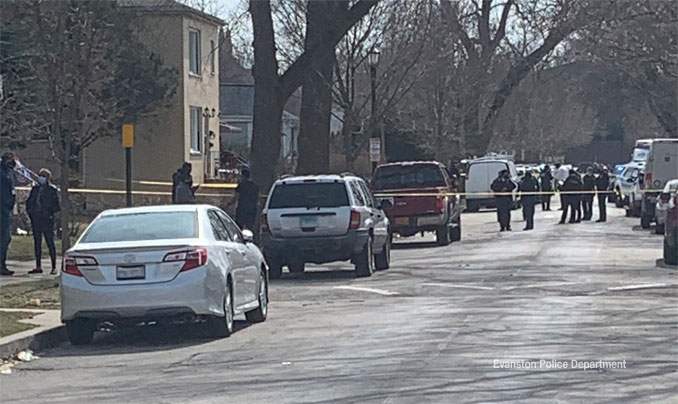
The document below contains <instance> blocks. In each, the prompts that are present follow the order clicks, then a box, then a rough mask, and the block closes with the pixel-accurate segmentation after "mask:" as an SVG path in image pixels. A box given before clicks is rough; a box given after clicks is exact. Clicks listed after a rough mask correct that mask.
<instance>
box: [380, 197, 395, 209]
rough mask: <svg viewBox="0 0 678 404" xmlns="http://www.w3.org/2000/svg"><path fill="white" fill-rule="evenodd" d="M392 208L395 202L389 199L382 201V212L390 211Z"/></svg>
mask: <svg viewBox="0 0 678 404" xmlns="http://www.w3.org/2000/svg"><path fill="white" fill-rule="evenodd" d="M392 207H393V202H391V201H390V200H389V199H382V200H381V201H380V202H379V209H381V210H386V209H390V208H392Z"/></svg>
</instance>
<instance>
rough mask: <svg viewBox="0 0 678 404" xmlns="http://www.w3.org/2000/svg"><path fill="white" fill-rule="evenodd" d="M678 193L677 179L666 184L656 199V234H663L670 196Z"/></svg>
mask: <svg viewBox="0 0 678 404" xmlns="http://www.w3.org/2000/svg"><path fill="white" fill-rule="evenodd" d="M676 192H678V179H674V180H671V181H669V182H667V183H666V185H665V186H664V190H662V192H661V194H659V197H658V198H657V203H656V206H655V210H654V211H655V217H656V221H657V224H656V225H655V227H654V232H655V233H656V234H664V224H665V223H666V215H667V213H668V210H669V206H670V204H671V196H672V195H673V194H675V193H676Z"/></svg>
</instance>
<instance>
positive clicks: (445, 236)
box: [436, 225, 450, 246]
mask: <svg viewBox="0 0 678 404" xmlns="http://www.w3.org/2000/svg"><path fill="white" fill-rule="evenodd" d="M436 243H438V245H440V246H444V245H448V244H450V229H449V228H448V226H447V225H443V226H439V227H438V228H437V229H436Z"/></svg>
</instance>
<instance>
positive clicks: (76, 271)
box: [61, 255, 99, 276]
mask: <svg viewBox="0 0 678 404" xmlns="http://www.w3.org/2000/svg"><path fill="white" fill-rule="evenodd" d="M96 265H99V263H98V262H97V260H96V258H94V257H86V256H75V255H67V256H66V257H64V260H63V263H62V267H61V270H62V271H63V272H65V273H67V274H69V275H73V276H83V275H82V272H81V271H80V267H87V266H96Z"/></svg>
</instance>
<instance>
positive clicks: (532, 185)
mask: <svg viewBox="0 0 678 404" xmlns="http://www.w3.org/2000/svg"><path fill="white" fill-rule="evenodd" d="M518 189H519V190H520V192H521V194H520V204H521V205H523V216H525V221H526V223H525V228H524V229H523V230H532V229H534V205H536V203H537V195H536V194H535V192H538V191H539V183H538V182H537V180H536V179H535V178H534V177H533V176H532V174H530V173H529V172H526V173H525V175H524V176H523V179H522V180H521V181H520V185H519V188H518Z"/></svg>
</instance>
